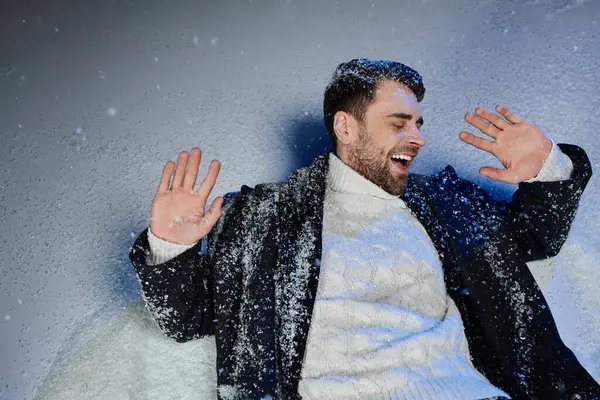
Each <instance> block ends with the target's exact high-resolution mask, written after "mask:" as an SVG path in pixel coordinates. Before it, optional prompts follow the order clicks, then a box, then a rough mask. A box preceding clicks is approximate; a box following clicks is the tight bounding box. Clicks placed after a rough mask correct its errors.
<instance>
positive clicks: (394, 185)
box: [348, 127, 408, 196]
mask: <svg viewBox="0 0 600 400" xmlns="http://www.w3.org/2000/svg"><path fill="white" fill-rule="evenodd" d="M390 154H392V153H386V151H385V150H384V149H383V148H381V147H378V146H377V144H376V143H375V142H374V141H373V139H372V138H371V136H370V135H369V133H368V132H367V131H366V129H364V128H362V127H361V131H360V133H359V136H358V143H357V144H356V145H355V146H353V147H352V148H350V150H349V153H348V158H349V163H350V165H349V166H350V167H351V168H352V169H354V170H355V171H356V172H358V173H359V174H360V175H362V176H363V177H365V178H366V179H368V180H370V181H371V182H373V183H374V184H376V185H377V186H379V187H380V188H382V189H383V190H385V191H386V192H388V193H390V194H393V195H395V196H401V195H403V194H404V191H405V190H406V182H407V179H408V175H403V176H399V177H397V176H394V175H393V174H392V171H390V164H389V160H390ZM393 154H396V153H393Z"/></svg>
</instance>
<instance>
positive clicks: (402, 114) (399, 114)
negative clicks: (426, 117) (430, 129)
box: [387, 112, 424, 125]
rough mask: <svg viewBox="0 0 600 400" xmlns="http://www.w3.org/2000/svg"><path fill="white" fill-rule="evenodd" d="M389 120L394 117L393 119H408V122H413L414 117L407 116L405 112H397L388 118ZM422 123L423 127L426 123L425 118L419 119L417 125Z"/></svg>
mask: <svg viewBox="0 0 600 400" xmlns="http://www.w3.org/2000/svg"><path fill="white" fill-rule="evenodd" d="M387 117H388V118H390V117H392V118H400V119H407V120H411V119H412V117H413V116H412V115H411V114H406V113H403V112H397V113H393V114H390V115H388V116H387ZM418 123H421V125H423V123H424V121H423V117H421V118H419V119H418V120H417V124H418Z"/></svg>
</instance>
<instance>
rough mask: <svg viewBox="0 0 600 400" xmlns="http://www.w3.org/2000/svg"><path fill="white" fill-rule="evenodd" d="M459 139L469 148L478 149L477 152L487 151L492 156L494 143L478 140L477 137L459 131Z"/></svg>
mask: <svg viewBox="0 0 600 400" xmlns="http://www.w3.org/2000/svg"><path fill="white" fill-rule="evenodd" d="M459 137H460V139H461V140H462V141H463V142H465V143H468V144H470V145H471V146H473V147H476V148H478V149H479V150H483V151H487V152H488V153H490V154H494V153H493V151H494V142H491V141H489V140H485V139H483V138H480V137H479V136H475V135H473V134H472V133H469V132H467V131H461V132H460V135H459Z"/></svg>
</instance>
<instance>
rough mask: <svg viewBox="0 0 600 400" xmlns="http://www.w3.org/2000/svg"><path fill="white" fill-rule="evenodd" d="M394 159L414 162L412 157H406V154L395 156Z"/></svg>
mask: <svg viewBox="0 0 600 400" xmlns="http://www.w3.org/2000/svg"><path fill="white" fill-rule="evenodd" d="M392 158H399V159H401V160H407V161H410V160H412V157H411V156H406V155H404V154H398V155H394V156H392Z"/></svg>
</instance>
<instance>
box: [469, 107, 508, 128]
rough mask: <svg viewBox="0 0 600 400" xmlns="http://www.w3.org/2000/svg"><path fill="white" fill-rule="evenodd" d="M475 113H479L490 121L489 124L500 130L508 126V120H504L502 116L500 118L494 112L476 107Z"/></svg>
mask: <svg viewBox="0 0 600 400" xmlns="http://www.w3.org/2000/svg"><path fill="white" fill-rule="evenodd" d="M475 114H477V115H479V116H480V117H482V118H485V119H487V120H488V121H490V123H491V124H493V125H495V126H496V127H497V128H498V129H500V130H502V129H506V128H508V127H509V126H510V124H509V123H508V122H506V120H505V119H504V118H500V117H499V116H497V115H496V114H494V113H491V112H489V111H487V110H484V109H483V108H481V107H477V108H476V109H475Z"/></svg>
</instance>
